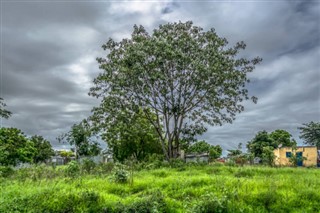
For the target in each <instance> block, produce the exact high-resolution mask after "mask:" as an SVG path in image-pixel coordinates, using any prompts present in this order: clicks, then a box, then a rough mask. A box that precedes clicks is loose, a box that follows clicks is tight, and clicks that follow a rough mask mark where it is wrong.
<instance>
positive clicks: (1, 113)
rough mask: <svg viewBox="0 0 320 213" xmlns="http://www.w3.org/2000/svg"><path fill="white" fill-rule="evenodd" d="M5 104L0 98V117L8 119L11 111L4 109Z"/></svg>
mask: <svg viewBox="0 0 320 213" xmlns="http://www.w3.org/2000/svg"><path fill="white" fill-rule="evenodd" d="M6 106H7V105H6V104H5V103H4V102H3V98H0V118H1V117H2V118H6V119H8V118H9V117H10V116H11V114H12V113H11V112H10V111H8V110H6V109H5V107H6Z"/></svg>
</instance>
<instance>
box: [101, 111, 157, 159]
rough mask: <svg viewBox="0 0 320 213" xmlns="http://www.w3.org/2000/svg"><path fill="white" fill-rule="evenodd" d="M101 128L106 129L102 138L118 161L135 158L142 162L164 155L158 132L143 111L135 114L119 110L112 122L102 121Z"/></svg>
mask: <svg viewBox="0 0 320 213" xmlns="http://www.w3.org/2000/svg"><path fill="white" fill-rule="evenodd" d="M116 110H118V109H116ZM153 116H154V120H155V119H156V118H155V115H153ZM109 118H111V117H109ZM100 128H102V129H104V131H103V133H102V134H101V137H102V139H103V140H104V141H106V142H107V144H108V148H109V149H110V151H111V152H112V153H113V157H114V158H115V159H116V160H119V161H124V160H126V159H128V158H131V157H134V158H135V159H137V160H138V161H141V160H144V159H145V158H146V157H147V156H148V155H151V154H161V153H162V150H161V144H160V140H159V137H158V135H157V132H156V130H155V129H154V128H153V126H152V125H151V123H150V122H149V120H148V119H147V118H146V117H145V114H144V113H143V111H142V110H141V109H139V110H138V111H137V112H135V113H132V112H131V111H130V110H128V109H127V110H125V109H124V110H118V113H116V112H115V113H114V114H113V117H112V119H111V120H103V121H101V122H100Z"/></svg>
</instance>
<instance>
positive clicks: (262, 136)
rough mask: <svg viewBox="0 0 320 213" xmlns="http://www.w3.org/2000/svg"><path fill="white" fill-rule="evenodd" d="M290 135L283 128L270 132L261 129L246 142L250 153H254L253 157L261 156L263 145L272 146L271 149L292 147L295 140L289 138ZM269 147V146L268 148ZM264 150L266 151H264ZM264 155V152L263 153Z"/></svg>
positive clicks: (294, 144)
mask: <svg viewBox="0 0 320 213" xmlns="http://www.w3.org/2000/svg"><path fill="white" fill-rule="evenodd" d="M291 137H292V135H291V134H290V133H289V132H287V131H285V130H280V129H278V130H275V131H273V132H271V133H270V134H269V133H268V132H267V131H265V130H263V131H260V132H258V133H257V134H256V136H255V137H254V138H253V139H252V140H251V141H250V142H248V143H247V148H248V150H249V152H250V153H252V154H254V156H255V157H260V158H262V157H263V156H262V155H263V152H264V151H263V150H264V148H265V147H272V148H273V149H275V148H278V147H279V146H282V147H294V146H296V144H297V143H296V141H295V140H294V139H292V138H291ZM270 149H271V148H270ZM265 152H266V151H265ZM264 156H265V157H266V154H264Z"/></svg>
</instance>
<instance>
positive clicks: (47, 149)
mask: <svg viewBox="0 0 320 213" xmlns="http://www.w3.org/2000/svg"><path fill="white" fill-rule="evenodd" d="M30 141H31V142H32V143H33V146H34V148H35V153H34V157H33V162H34V163H43V162H45V161H46V160H48V159H50V157H51V156H53V155H54V151H53V149H52V146H51V144H50V142H49V141H47V140H46V139H44V138H43V137H42V136H38V135H35V136H32V137H31V138H30Z"/></svg>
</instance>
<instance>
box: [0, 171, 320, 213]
mask: <svg viewBox="0 0 320 213" xmlns="http://www.w3.org/2000/svg"><path fill="white" fill-rule="evenodd" d="M42 169H47V170H48V171H51V173H52V174H51V175H49V173H50V172H48V171H47V172H45V174H42V175H38V176H37V175H31V176H29V177H24V178H22V177H21V175H22V174H21V173H24V172H27V171H18V172H17V173H16V174H14V175H13V176H11V177H10V178H2V179H1V182H0V187H1V192H0V212H139V213H140V212H310V213H311V212H312V213H314V212H320V193H319V189H320V170H319V169H315V168H314V169H307V168H270V167H256V166H244V167H229V166H221V165H206V166H203V165H202V166H196V165H193V166H182V167H178V168H159V169H153V170H140V171H134V173H133V182H130V183H117V182H114V181H110V176H111V173H110V169H109V170H105V172H104V173H103V172H100V173H94V174H89V173H84V174H81V175H79V174H78V175H76V176H75V177H73V176H72V177H69V176H64V175H63V170H64V168H58V169H50V168H42ZM28 172H29V173H30V170H29V171H28ZM39 172H41V169H39ZM42 172H43V171H42ZM19 173H20V174H19ZM31 173H32V172H31ZM28 175H30V174H28ZM34 176H37V177H34Z"/></svg>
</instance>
